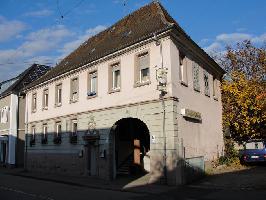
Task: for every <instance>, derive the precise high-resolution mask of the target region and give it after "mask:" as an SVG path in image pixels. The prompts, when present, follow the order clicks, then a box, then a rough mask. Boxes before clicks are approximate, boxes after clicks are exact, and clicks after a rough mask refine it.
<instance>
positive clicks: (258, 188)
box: [187, 185, 266, 191]
mask: <svg viewBox="0 0 266 200" xmlns="http://www.w3.org/2000/svg"><path fill="white" fill-rule="evenodd" d="M187 187H189V188H198V189H215V190H228V189H229V190H248V191H256V190H262V191H265V190H266V188H262V187H257V188H256V187H230V186H219V185H188V186H187Z"/></svg>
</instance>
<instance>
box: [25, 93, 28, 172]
mask: <svg viewBox="0 0 266 200" xmlns="http://www.w3.org/2000/svg"><path fill="white" fill-rule="evenodd" d="M25 107H26V108H25V110H26V112H25V152H24V171H27V170H28V163H27V161H28V158H27V156H28V107H29V105H28V94H27V93H26V106H25Z"/></svg>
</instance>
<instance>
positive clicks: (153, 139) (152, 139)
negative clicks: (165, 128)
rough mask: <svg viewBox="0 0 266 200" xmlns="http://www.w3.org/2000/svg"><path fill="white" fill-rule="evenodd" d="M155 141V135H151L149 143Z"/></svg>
mask: <svg viewBox="0 0 266 200" xmlns="http://www.w3.org/2000/svg"><path fill="white" fill-rule="evenodd" d="M155 142H156V138H155V135H151V143H155Z"/></svg>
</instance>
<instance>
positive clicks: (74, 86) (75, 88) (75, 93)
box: [70, 78, 79, 102]
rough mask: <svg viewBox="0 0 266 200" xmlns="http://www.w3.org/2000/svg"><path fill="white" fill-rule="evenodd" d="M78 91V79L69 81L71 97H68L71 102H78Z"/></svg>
mask: <svg viewBox="0 0 266 200" xmlns="http://www.w3.org/2000/svg"><path fill="white" fill-rule="evenodd" d="M78 89H79V83H78V78H73V79H72V80H71V96H70V101H71V102H76V101H78Z"/></svg>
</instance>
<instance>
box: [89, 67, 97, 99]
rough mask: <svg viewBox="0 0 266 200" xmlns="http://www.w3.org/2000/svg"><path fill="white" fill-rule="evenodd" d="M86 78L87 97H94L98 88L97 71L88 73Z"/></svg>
mask: <svg viewBox="0 0 266 200" xmlns="http://www.w3.org/2000/svg"><path fill="white" fill-rule="evenodd" d="M88 77H89V78H88V96H89V97H91V96H95V95H96V94H97V87H98V78H97V71H94V72H91V73H89V75H88Z"/></svg>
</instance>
